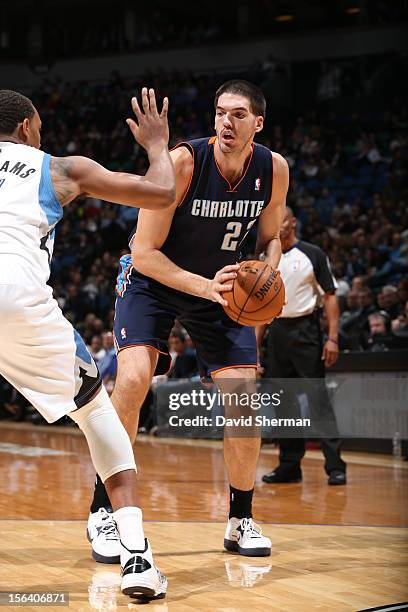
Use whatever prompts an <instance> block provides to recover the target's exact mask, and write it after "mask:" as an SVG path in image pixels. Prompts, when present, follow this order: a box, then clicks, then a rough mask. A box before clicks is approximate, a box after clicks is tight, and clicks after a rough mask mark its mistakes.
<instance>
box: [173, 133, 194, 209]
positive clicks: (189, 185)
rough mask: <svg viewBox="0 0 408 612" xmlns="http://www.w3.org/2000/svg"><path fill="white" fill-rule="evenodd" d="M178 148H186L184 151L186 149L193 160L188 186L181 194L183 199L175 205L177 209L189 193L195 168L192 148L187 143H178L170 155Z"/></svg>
mask: <svg viewBox="0 0 408 612" xmlns="http://www.w3.org/2000/svg"><path fill="white" fill-rule="evenodd" d="M179 147H186V149H188V150H189V151H190V153H191V157H192V158H193V169H192V170H191V176H190V180H189V181H188V185H187V189H186V190H185V192H184V193H183V197H182V198H181V200H180V202H179V203H178V204H177V208H178V207H179V206H182V205H183V204H184V200H185V199H186V195H187V194H188V192H189V191H190V187H191V181H192V180H193V176H194V167H195V157H194V147H192V146H191V144H190V143H189V142H179V143H178V144H176V145H175V146H174V147H173V148H172V149H170V153H171V152H172V151H175V150H176V149H178V148H179Z"/></svg>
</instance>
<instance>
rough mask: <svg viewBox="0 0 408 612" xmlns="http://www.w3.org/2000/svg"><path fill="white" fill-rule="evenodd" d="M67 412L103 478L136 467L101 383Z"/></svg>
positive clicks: (128, 442)
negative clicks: (90, 396)
mask: <svg viewBox="0 0 408 612" xmlns="http://www.w3.org/2000/svg"><path fill="white" fill-rule="evenodd" d="M69 416H70V417H71V419H73V420H74V421H75V423H77V424H78V426H79V427H80V429H81V430H82V431H83V433H84V435H85V438H86V440H87V442H88V446H89V451H90V453H91V458H92V462H93V464H94V467H95V469H96V471H97V473H98V474H99V476H100V477H101V479H102V481H103V482H105V480H106V479H107V478H109V477H110V476H113V475H114V474H117V473H118V472H123V471H124V470H135V471H137V470H136V463H135V458H134V455H133V449H132V445H131V443H130V439H129V436H128V434H127V432H126V429H125V428H124V427H123V425H122V423H121V421H120V419H119V417H118V415H117V412H116V410H115V409H114V407H113V405H112V402H111V400H110V398H109V396H108V394H107V393H106V390H105V388H104V387H102V389H101V390H100V391H99V393H98V395H97V396H96V397H95V398H94V399H93V400H91V401H90V402H88V403H87V404H85V406H83V407H82V408H78V409H77V410H75V411H74V412H71V413H70V414H69Z"/></svg>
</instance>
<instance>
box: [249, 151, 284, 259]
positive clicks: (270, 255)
mask: <svg viewBox="0 0 408 612" xmlns="http://www.w3.org/2000/svg"><path fill="white" fill-rule="evenodd" d="M272 159H273V185H272V195H271V201H270V202H269V205H268V206H267V208H265V210H264V211H263V212H262V213H261V216H260V218H259V223H258V233H257V241H256V251H255V253H256V257H259V256H260V255H261V253H264V254H265V261H266V262H267V263H268V264H269V265H270V266H271V267H272V268H274V269H276V268H277V267H278V265H279V261H280V258H281V255H282V249H281V243H280V237H279V233H280V228H281V225H282V221H283V218H284V216H285V206H286V195H287V193H288V187H289V168H288V164H287V162H286V160H285V159H284V158H283V157H282V155H279V153H272Z"/></svg>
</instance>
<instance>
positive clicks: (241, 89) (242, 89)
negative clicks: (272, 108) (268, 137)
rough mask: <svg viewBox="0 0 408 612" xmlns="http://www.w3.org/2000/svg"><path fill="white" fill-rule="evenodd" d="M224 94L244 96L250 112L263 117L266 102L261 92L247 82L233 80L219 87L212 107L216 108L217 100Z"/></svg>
mask: <svg viewBox="0 0 408 612" xmlns="http://www.w3.org/2000/svg"><path fill="white" fill-rule="evenodd" d="M225 93H232V94H237V95H239V96H244V98H247V99H248V100H249V102H250V104H251V111H252V112H253V113H254V115H256V116H257V117H258V116H261V117H265V113H266V100H265V96H264V95H263V93H262V90H261V89H260V88H259V87H257V85H254V84H253V83H250V82H249V81H244V80H240V79H234V80H232V81H227V82H226V83H224V84H223V85H221V87H219V88H218V89H217V92H216V94H215V100H214V107H215V108H217V104H218V98H219V97H220V96H222V94H225Z"/></svg>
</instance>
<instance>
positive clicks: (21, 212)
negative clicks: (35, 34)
mask: <svg viewBox="0 0 408 612" xmlns="http://www.w3.org/2000/svg"><path fill="white" fill-rule="evenodd" d="M142 106H143V110H141V109H140V107H139V105H138V103H137V100H136V98H133V99H132V107H133V110H134V112H135V115H136V118H137V122H135V121H133V120H132V119H128V120H127V122H128V125H129V127H130V129H131V131H132V133H133V136H134V137H135V139H136V140H137V142H138V143H139V144H140V145H142V146H143V147H144V148H145V149H146V151H147V153H148V156H149V161H150V167H149V170H148V172H147V174H146V175H145V176H144V177H141V176H136V175H133V174H124V173H115V172H110V171H108V170H106V169H105V168H103V167H102V166H100V165H99V164H97V163H96V162H94V161H92V160H90V159H87V158H85V157H66V158H55V157H51V156H50V155H49V154H46V153H44V152H43V151H41V150H40V130H41V119H40V117H39V114H38V112H37V110H36V109H35V108H34V106H33V104H32V102H31V101H30V100H29V99H28V98H26V97H25V96H22V95H21V94H19V93H17V92H13V91H9V90H0V374H1V375H2V376H4V378H6V379H7V380H8V381H9V382H10V383H11V384H12V385H14V387H16V389H18V390H19V391H20V393H22V394H23V395H24V396H25V397H26V398H27V399H28V400H29V401H30V402H31V403H32V405H33V406H34V407H35V408H36V409H37V410H38V411H39V412H40V413H41V414H42V415H43V416H44V417H45V419H46V420H47V421H48V422H49V423H52V422H54V421H56V420H57V419H59V418H60V417H62V416H63V415H66V414H67V415H69V416H70V417H71V418H72V419H73V420H74V421H75V422H76V423H77V424H78V425H79V427H80V428H81V429H82V431H83V433H84V434H85V437H86V439H87V442H88V445H89V449H90V453H91V457H92V460H93V463H94V466H95V468H96V470H97V472H98V473H99V474H100V475H101V477H102V479H103V480H104V483H105V485H106V488H107V490H108V492H109V497H110V499H111V501H112V505H113V509H114V510H115V513H114V517H115V521H116V523H117V526H118V529H119V533H120V539H121V544H122V545H121V559H120V560H121V565H122V591H123V592H124V593H125V594H127V595H131V596H133V597H142V598H143V597H144V598H146V597H147V598H161V597H164V595H165V593H166V588H167V580H166V578H165V577H164V576H162V574H161V573H160V572H159V570H158V569H157V568H156V566H155V564H154V562H153V557H152V552H151V549H150V545H149V542H148V540H147V539H145V537H144V533H143V525H142V511H141V509H140V502H139V499H138V495H137V492H136V465H135V460H134V456H133V451H132V446H131V443H130V440H129V436H128V435H127V433H126V431H125V429H124V427H123V425H122V424H121V422H120V420H119V417H118V415H117V413H116V411H115V409H114V408H113V406H112V404H111V401H110V399H109V397H108V395H107V393H106V391H105V389H104V388H103V386H102V384H101V380H100V376H99V373H98V369H97V367H96V365H95V362H94V361H93V359H92V357H91V355H90V354H89V352H88V350H87V348H86V346H85V343H84V341H83V340H82V338H81V337H80V335H79V334H78V333H77V332H76V331H75V330H74V329H73V327H72V326H71V324H70V323H69V322H68V321H67V320H66V319H65V318H64V316H63V314H62V312H61V310H60V308H59V307H58V304H57V302H56V301H55V300H54V299H53V297H52V289H51V287H49V286H48V285H47V284H46V283H47V280H48V277H49V272H50V269H49V266H50V259H51V256H52V247H53V240H54V228H55V225H56V224H57V222H58V221H59V220H60V219H61V217H62V215H63V206H65V205H66V204H69V203H70V202H71V201H72V200H74V199H75V198H76V197H77V196H78V195H80V194H86V195H89V196H93V197H97V198H101V199H103V200H108V201H111V202H116V203H119V204H125V205H127V206H139V207H146V208H151V209H162V208H165V207H167V206H169V205H170V204H171V203H172V202H173V201H174V198H175V176H174V169H173V165H172V162H171V159H170V156H169V152H168V139H169V130H168V123H167V110H168V101H167V99H166V98H165V99H164V102H163V109H162V112H161V114H159V112H158V110H157V105H156V99H155V94H154V91H153V90H152V89H151V90H149V91H148V90H147V89H146V88H144V89H143V90H142ZM110 520H111V519H110ZM103 528H104V526H103V525H102V527H101V529H103ZM111 528H112V525H108V528H107V530H109V529H111ZM107 537H108V536H107Z"/></svg>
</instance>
